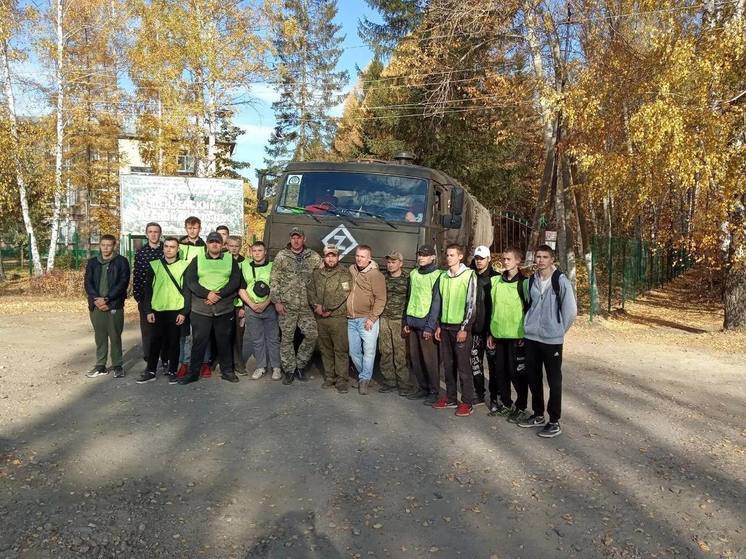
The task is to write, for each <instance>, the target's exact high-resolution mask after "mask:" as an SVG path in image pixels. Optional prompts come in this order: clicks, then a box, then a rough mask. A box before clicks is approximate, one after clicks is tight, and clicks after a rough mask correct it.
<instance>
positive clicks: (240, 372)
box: [234, 369, 249, 377]
mask: <svg viewBox="0 0 746 559" xmlns="http://www.w3.org/2000/svg"><path fill="white" fill-rule="evenodd" d="M234 372H235V373H236V374H237V375H241V376H242V377H247V376H249V371H247V370H246V369H236V370H235V371H234Z"/></svg>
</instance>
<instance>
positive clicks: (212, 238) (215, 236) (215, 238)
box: [206, 231, 223, 243]
mask: <svg viewBox="0 0 746 559" xmlns="http://www.w3.org/2000/svg"><path fill="white" fill-rule="evenodd" d="M206 240H207V242H208V243H222V242H223V237H221V236H220V233H218V232H217V231H212V232H211V233H210V234H209V235H207V239H206Z"/></svg>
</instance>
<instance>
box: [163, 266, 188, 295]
mask: <svg viewBox="0 0 746 559" xmlns="http://www.w3.org/2000/svg"><path fill="white" fill-rule="evenodd" d="M160 262H161V266H163V269H164V270H166V273H167V274H168V277H169V278H171V281H172V282H173V284H174V287H175V288H176V290H177V291H178V292H179V295H181V296H183V295H184V292H183V291H182V289H181V286H180V285H179V282H177V281H176V278H175V277H174V275H173V274H172V273H171V270H169V269H168V264H167V263H166V261H165V260H164V259H163V258H161V259H160Z"/></svg>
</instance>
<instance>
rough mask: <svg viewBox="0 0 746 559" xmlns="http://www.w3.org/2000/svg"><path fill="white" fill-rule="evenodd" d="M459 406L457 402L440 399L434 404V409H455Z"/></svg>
mask: <svg viewBox="0 0 746 559" xmlns="http://www.w3.org/2000/svg"><path fill="white" fill-rule="evenodd" d="M457 406H458V403H457V402H449V401H448V400H447V399H446V398H439V399H438V400H437V401H436V402H435V403H434V404H433V409H435V410H445V409H448V408H455V407H457Z"/></svg>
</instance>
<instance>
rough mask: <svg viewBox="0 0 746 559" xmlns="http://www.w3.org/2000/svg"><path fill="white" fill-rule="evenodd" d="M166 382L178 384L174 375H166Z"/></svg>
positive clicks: (177, 379)
mask: <svg viewBox="0 0 746 559" xmlns="http://www.w3.org/2000/svg"><path fill="white" fill-rule="evenodd" d="M168 384H179V378H178V377H177V376H176V375H168Z"/></svg>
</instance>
